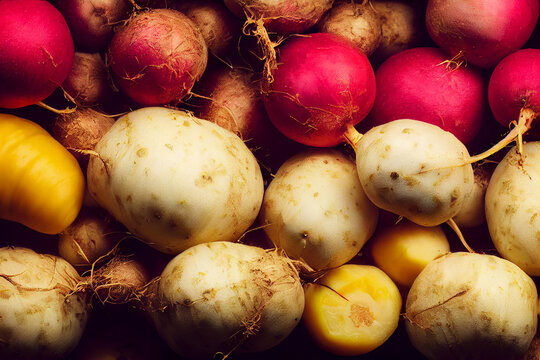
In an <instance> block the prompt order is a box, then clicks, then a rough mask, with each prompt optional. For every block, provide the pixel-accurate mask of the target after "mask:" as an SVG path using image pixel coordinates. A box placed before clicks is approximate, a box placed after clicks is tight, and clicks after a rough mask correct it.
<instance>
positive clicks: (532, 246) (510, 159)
mask: <svg viewBox="0 0 540 360" xmlns="http://www.w3.org/2000/svg"><path fill="white" fill-rule="evenodd" d="M539 163H540V142H538V141H531V142H528V143H524V144H523V156H521V155H520V154H519V153H518V152H517V148H516V147H515V146H514V147H513V148H512V149H510V150H509V151H508V153H507V154H506V156H505V157H504V158H503V159H502V161H500V162H499V164H498V165H497V167H496V168H495V171H494V172H493V175H492V176H491V180H490V182H489V184H488V187H487V191H486V198H485V210H486V222H487V226H488V229H489V234H490V235H491V239H492V241H493V244H494V245H495V248H497V251H498V252H499V254H500V255H501V256H502V257H504V258H505V259H507V260H510V261H512V262H513V263H515V264H516V265H517V266H519V267H520V268H521V269H523V270H524V271H525V272H526V273H527V274H529V275H531V276H538V275H540V245H539V243H538V237H537V236H538V230H539V229H540V219H539V218H538V203H539V202H540V192H539V191H538V187H539V186H540V166H539V165H538V164H539Z"/></svg>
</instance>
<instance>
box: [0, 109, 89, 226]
mask: <svg viewBox="0 0 540 360" xmlns="http://www.w3.org/2000/svg"><path fill="white" fill-rule="evenodd" d="M0 174H2V175H1V176H0V218H3V219H7V220H11V221H16V222H19V223H22V224H24V225H26V226H28V227H30V228H31V229H33V230H36V231H39V232H43V233H46V234H57V233H59V232H61V231H62V230H64V229H65V228H66V227H68V226H69V225H70V224H71V223H72V222H73V220H75V218H76V217H77V215H78V214H79V211H80V209H81V207H82V202H83V196H84V189H85V181H84V175H83V172H82V171H81V168H80V166H79V164H78V162H77V160H76V159H75V157H74V156H73V155H71V154H70V153H69V151H68V150H67V149H66V148H65V147H63V146H62V145H61V144H60V143H59V142H58V141H56V140H55V139H54V138H53V137H52V136H51V135H50V134H49V133H48V132H47V131H46V130H45V129H44V128H42V127H41V126H39V125H38V124H36V123H35V122H33V121H30V120H27V119H23V118H20V117H18V116H14V115H8V114H0Z"/></svg>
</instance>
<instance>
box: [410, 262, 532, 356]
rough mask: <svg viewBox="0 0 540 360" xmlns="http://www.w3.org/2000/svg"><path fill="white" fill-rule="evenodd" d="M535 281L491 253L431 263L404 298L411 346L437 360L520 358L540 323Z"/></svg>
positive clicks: (513, 265)
mask: <svg viewBox="0 0 540 360" xmlns="http://www.w3.org/2000/svg"><path fill="white" fill-rule="evenodd" d="M537 306H538V295H537V290H536V286H535V284H534V282H533V281H532V279H531V278H530V277H529V276H528V275H527V274H526V273H525V272H523V271H522V270H521V269H520V268H519V267H517V266H516V265H515V264H513V263H511V262H510V261H507V260H505V259H501V258H500V257H497V256H493V255H483V254H472V253H451V254H447V255H444V256H442V257H440V258H438V259H435V260H433V261H432V262H430V263H429V264H428V265H427V266H426V267H425V268H424V270H422V272H421V273H420V274H419V275H418V277H417V278H416V280H415V281H414V283H413V285H412V287H411V289H410V291H409V293H408V295H407V302H406V314H405V319H406V322H405V324H406V327H407V333H408V334H409V338H410V340H411V342H412V343H413V345H414V346H415V347H416V348H417V349H418V350H419V351H420V352H422V353H423V354H424V355H425V356H426V357H427V358H428V359H433V360H446V359H449V360H450V359H451V360H456V359H458V360H459V359H463V360H479V359H492V360H509V359H520V357H521V356H522V355H523V354H524V353H525V351H527V348H528V347H529V344H530V343H531V340H532V339H533V337H534V334H535V332H536V327H537V321H538V320H537V317H538V315H537Z"/></svg>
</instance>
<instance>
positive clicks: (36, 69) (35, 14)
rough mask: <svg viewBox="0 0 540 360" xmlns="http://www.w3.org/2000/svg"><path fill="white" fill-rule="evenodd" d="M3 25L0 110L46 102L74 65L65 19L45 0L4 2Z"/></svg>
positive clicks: (0, 14)
mask: <svg viewBox="0 0 540 360" xmlns="http://www.w3.org/2000/svg"><path fill="white" fill-rule="evenodd" d="M0 24H2V25H1V26H0V49H2V50H1V51H0V69H2V70H1V71H0V107H3V108H11V109H14V108H20V107H24V106H28V105H32V104H35V103H38V102H40V101H42V100H44V99H45V98H46V97H48V96H49V95H51V94H52V92H53V91H54V90H55V89H56V88H57V87H58V86H59V85H60V84H61V83H62V82H63V81H64V79H65V78H66V77H67V76H68V74H69V72H70V71H71V65H72V63H73V56H74V47H73V39H72V38H71V33H70V32H69V28H68V26H67V24H66V21H65V20H64V17H63V16H62V14H60V12H59V11H58V10H56V8H55V7H54V6H52V5H51V4H50V3H49V2H47V1H45V0H2V1H0Z"/></svg>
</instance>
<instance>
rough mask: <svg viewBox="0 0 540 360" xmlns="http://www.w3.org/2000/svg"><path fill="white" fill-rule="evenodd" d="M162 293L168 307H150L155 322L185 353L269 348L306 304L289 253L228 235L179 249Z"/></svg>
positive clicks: (164, 278)
mask: <svg viewBox="0 0 540 360" xmlns="http://www.w3.org/2000/svg"><path fill="white" fill-rule="evenodd" d="M158 296H159V299H160V300H161V301H162V303H163V305H164V310H163V311H160V310H159V309H157V310H155V311H153V312H151V316H152V318H153V320H154V323H155V325H156V328H157V330H158V332H159V334H160V335H161V337H162V338H163V339H164V340H165V341H166V342H167V344H169V346H170V347H171V348H172V349H173V350H174V351H175V352H177V353H178V354H179V355H181V356H182V357H186V358H208V359H210V358H212V356H213V355H214V354H215V353H217V352H223V353H227V352H229V351H231V350H232V349H235V350H236V351H241V352H259V351H265V350H267V349H269V348H271V347H273V346H275V345H277V344H278V343H279V342H281V341H282V340H283V339H285V337H287V335H288V334H289V333H290V332H291V331H292V330H293V329H294V328H295V327H296V325H297V324H298V323H299V321H300V319H301V317H302V312H303V310H304V292H303V289H302V284H301V282H300V279H299V277H298V273H297V272H296V270H294V269H293V268H291V266H290V264H289V261H288V260H286V259H285V258H283V257H281V256H279V255H278V254H277V253H276V252H268V251H266V250H263V249H262V248H259V247H254V246H249V245H244V244H239V243H231V242H212V243H206V244H200V245H197V246H194V247H192V248H189V249H187V250H186V251H184V252H183V253H181V254H179V255H177V256H176V257H175V258H174V259H172V260H171V262H170V263H169V264H168V265H167V266H166V267H165V269H164V271H163V273H162V274H161V278H160V281H159V288H158ZM250 325H254V326H252V327H251V328H250V329H249V330H252V334H250V335H249V336H246V335H248V334H247V331H246V330H248V328H249V327H250ZM236 345H239V347H238V348H235V346H236Z"/></svg>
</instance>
